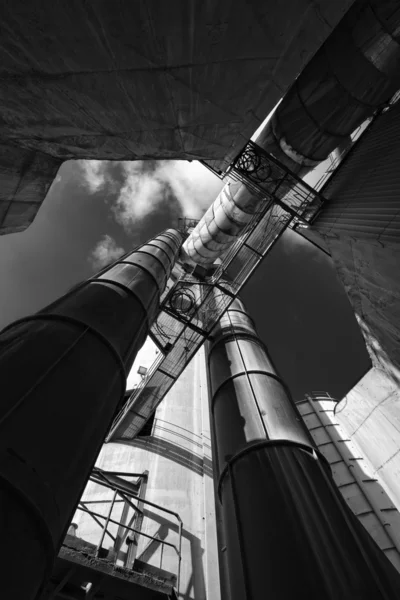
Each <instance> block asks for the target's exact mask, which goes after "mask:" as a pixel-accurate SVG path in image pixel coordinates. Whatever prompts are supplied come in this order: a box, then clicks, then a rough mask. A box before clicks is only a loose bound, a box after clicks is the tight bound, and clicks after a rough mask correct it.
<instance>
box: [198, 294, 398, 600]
mask: <svg viewBox="0 0 400 600" xmlns="http://www.w3.org/2000/svg"><path fill="white" fill-rule="evenodd" d="M208 361H209V376H210V383H211V426H212V439H213V446H214V448H213V452H214V456H215V458H216V461H215V462H216V465H215V477H216V478H217V489H218V494H219V501H220V503H221V505H220V511H221V514H222V522H223V535H222V536H221V539H220V543H221V542H222V544H223V545H224V548H223V554H224V557H225V560H224V563H225V566H224V573H225V576H226V577H225V578H226V580H227V581H226V588H227V590H228V591H227V593H226V599H228V598H229V600H239V599H240V600H243V599H246V600H264V599H265V598H266V597H270V598H274V600H293V598H297V597H300V596H301V597H302V598H307V599H315V600H321V598H324V599H329V600H337V599H338V598H340V599H341V600H350V599H351V600H353V599H354V598H359V599H362V600H364V599H365V600H366V599H370V600H372V599H374V600H376V599H381V600H383V599H385V600H388V599H392V598H393V599H394V598H397V597H398V595H399V593H400V578H399V575H398V573H397V572H396V570H395V569H394V568H393V566H392V565H391V563H390V562H389V561H388V560H387V558H386V557H385V556H384V555H383V553H382V552H381V551H380V550H379V548H378V547H377V546H376V545H375V543H374V542H373V541H372V539H371V538H370V537H369V536H368V534H367V533H366V532H365V530H364V529H363V528H362V526H361V525H360V524H359V523H358V521H357V520H356V519H355V517H354V515H353V514H352V513H351V511H349V509H348V507H347V506H346V505H345V503H344V501H343V499H342V498H341V496H340V494H339V492H338V490H337V488H336V487H335V485H334V483H333V480H332V477H331V473H330V470H329V467H328V465H327V463H326V461H325V460H324V459H323V457H322V456H321V455H320V454H319V453H318V451H317V450H316V449H315V448H314V446H313V443H312V441H311V438H310V436H309V434H308V431H307V430H306V428H305V426H304V424H303V422H302V420H301V417H300V416H299V414H298V412H297V409H296V408H295V406H294V404H293V403H292V401H291V399H290V397H289V393H288V391H287V389H286V386H285V384H284V382H283V381H282V380H281V379H280V377H279V376H278V375H277V373H276V372H275V370H274V368H273V365H272V364H271V361H270V359H269V357H268V354H267V352H266V349H265V347H264V346H263V344H262V342H261V341H260V339H259V338H258V337H257V334H256V332H255V330H254V327H253V324H252V322H251V319H250V318H249V316H248V315H247V314H246V312H245V310H244V307H243V305H242V304H241V303H240V302H238V301H235V302H234V303H233V304H232V305H231V308H230V309H229V310H228V312H227V313H226V315H225V317H223V319H221V322H220V324H219V325H218V326H217V328H216V329H215V330H214V332H213V337H212V340H211V344H210V348H209V351H208ZM224 600H225V599H224Z"/></svg>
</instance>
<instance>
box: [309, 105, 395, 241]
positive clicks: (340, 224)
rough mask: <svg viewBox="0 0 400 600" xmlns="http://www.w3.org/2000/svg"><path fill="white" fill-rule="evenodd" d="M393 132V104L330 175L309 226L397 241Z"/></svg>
mask: <svg viewBox="0 0 400 600" xmlns="http://www.w3.org/2000/svg"><path fill="white" fill-rule="evenodd" d="M399 137H400V103H397V104H395V105H394V106H393V107H392V108H391V109H390V110H388V111H387V112H385V113H384V114H382V115H381V116H380V117H378V118H377V119H376V120H375V122H374V123H373V124H372V125H371V127H370V129H369V130H368V131H367V132H366V133H365V134H364V136H362V138H361V139H360V140H359V142H358V144H357V145H356V146H355V147H354V148H353V150H351V151H350V153H349V154H348V155H347V157H346V158H345V160H344V161H343V163H342V164H341V165H340V166H339V168H338V170H337V172H336V173H334V174H333V176H332V177H331V179H330V181H329V183H328V185H327V186H326V187H325V188H324V190H323V194H324V196H325V198H327V200H328V201H327V203H326V204H325V205H324V207H323V208H322V210H321V212H320V214H319V215H318V217H317V219H316V220H315V222H314V225H313V227H314V228H315V229H317V230H318V231H320V232H321V233H329V232H335V233H344V234H347V235H353V236H356V237H359V238H370V239H371V238H372V239H375V240H380V241H382V242H383V241H390V242H394V241H400V169H399V161H400V144H399Z"/></svg>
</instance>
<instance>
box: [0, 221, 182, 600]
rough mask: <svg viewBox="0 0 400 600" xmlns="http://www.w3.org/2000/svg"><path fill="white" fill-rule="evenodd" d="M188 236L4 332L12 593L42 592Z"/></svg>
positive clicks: (122, 265) (1, 427)
mask: <svg viewBox="0 0 400 600" xmlns="http://www.w3.org/2000/svg"><path fill="white" fill-rule="evenodd" d="M181 242H182V238H181V235H180V234H179V233H178V232H177V231H175V230H167V231H166V232H164V233H163V234H161V235H159V236H158V237H156V238H154V239H153V240H151V241H150V242H148V243H147V244H145V245H143V246H141V247H140V248H139V249H137V250H136V251H135V252H133V253H132V254H130V255H128V256H125V257H123V258H122V259H121V260H119V261H117V262H116V263H114V264H113V265H112V266H111V267H110V268H109V269H107V270H106V271H103V272H102V273H101V274H99V275H98V276H97V277H94V278H92V279H90V280H88V281H87V282H86V283H85V284H84V285H81V286H79V287H78V288H76V289H75V290H73V291H71V292H70V293H69V294H67V295H66V296H64V297H63V298H61V299H60V300H58V301H57V302H55V303H53V304H52V305H51V306H49V307H47V308H45V309H44V310H42V311H40V312H39V313H37V314H36V315H33V316H31V317H27V318H25V319H22V320H20V321H17V322H16V323H13V324H12V325H10V326H9V327H7V328H6V329H5V330H4V331H3V332H2V333H1V334H0V381H1V400H0V511H1V512H0V538H1V547H2V551H1V561H0V569H1V576H2V584H1V585H2V593H3V595H4V597H5V598H8V599H15V600H17V599H18V600H22V599H24V600H30V599H32V598H35V597H36V596H37V595H38V594H39V593H40V589H41V586H42V584H43V582H44V581H45V580H46V577H47V575H48V573H49V571H50V570H51V567H52V562H53V559H54V556H55V553H56V551H57V549H58V546H59V544H60V543H61V540H62V537H63V534H64V532H65V529H66V526H67V523H68V521H69V519H70V517H71V515H72V512H73V510H74V507H75V505H76V503H77V501H78V499H79V497H80V494H81V493H82V490H83V488H84V485H85V483H86V481H87V479H88V476H89V473H90V470H91V468H92V466H93V463H94V461H95V459H96V456H97V454H98V451H99V449H100V446H101V443H102V442H103V439H104V436H105V434H106V431H107V428H108V427H109V425H110V423H111V420H112V417H113V415H114V413H115V410H116V407H117V405H118V403H119V401H120V400H121V398H122V395H123V393H124V391H125V383H126V372H127V371H128V370H129V368H130V367H131V365H132V363H133V360H134V358H135V356H136V353H137V351H138V350H139V348H140V347H141V346H142V344H143V342H144V340H145V338H146V335H147V332H148V330H149V327H150V325H151V323H152V321H153V319H154V317H155V315H156V313H157V310H158V306H159V297H160V293H161V292H162V291H163V289H164V287H165V284H166V281H167V279H168V276H169V274H170V272H171V268H172V266H173V264H174V262H175V259H176V256H177V253H178V251H179V248H180V245H181Z"/></svg>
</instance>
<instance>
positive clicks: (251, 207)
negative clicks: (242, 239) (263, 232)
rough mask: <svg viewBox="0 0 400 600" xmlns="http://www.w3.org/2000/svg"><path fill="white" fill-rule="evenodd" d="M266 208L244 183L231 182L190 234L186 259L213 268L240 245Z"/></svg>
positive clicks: (186, 247)
mask: <svg viewBox="0 0 400 600" xmlns="http://www.w3.org/2000/svg"><path fill="white" fill-rule="evenodd" d="M262 204H263V200H260V198H259V197H258V196H255V195H254V194H253V192H251V191H250V190H248V189H247V188H246V186H245V185H243V184H242V183H240V182H237V181H230V182H228V183H227V184H226V185H225V186H224V187H223V189H222V190H221V192H220V193H219V195H218V196H217V198H216V200H215V201H214V202H213V204H212V205H211V206H210V208H209V209H208V210H207V212H206V213H205V215H204V216H203V217H202V218H201V219H200V221H199V223H198V224H197V225H196V227H195V228H194V229H193V231H191V233H190V234H189V237H188V238H187V240H186V241H185V243H184V245H183V250H184V256H185V255H186V256H187V257H188V258H189V260H191V261H193V262H195V263H196V264H200V265H210V264H212V263H213V262H214V261H215V260H216V259H217V258H220V257H221V256H222V255H223V254H224V253H225V252H226V251H227V250H228V249H229V248H230V247H231V246H232V245H233V244H234V243H235V242H236V240H237V239H238V237H239V236H240V234H241V232H242V230H243V229H244V228H245V227H246V225H247V224H248V223H249V222H250V220H251V219H252V218H253V216H254V214H255V213H256V212H257V210H258V209H259V208H260V207H261V205H262Z"/></svg>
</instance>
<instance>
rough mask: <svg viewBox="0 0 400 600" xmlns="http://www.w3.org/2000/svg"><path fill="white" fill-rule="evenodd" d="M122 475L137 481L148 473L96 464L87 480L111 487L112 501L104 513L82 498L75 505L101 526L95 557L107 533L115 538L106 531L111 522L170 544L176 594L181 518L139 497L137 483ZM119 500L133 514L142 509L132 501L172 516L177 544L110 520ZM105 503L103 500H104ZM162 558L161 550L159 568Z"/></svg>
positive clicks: (178, 578) (178, 574)
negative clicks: (174, 522)
mask: <svg viewBox="0 0 400 600" xmlns="http://www.w3.org/2000/svg"><path fill="white" fill-rule="evenodd" d="M123 477H136V478H137V479H138V480H140V479H141V478H142V479H143V478H146V479H147V474H146V473H129V472H117V471H103V470H102V469H99V468H97V467H95V468H94V469H93V472H92V474H91V476H90V478H89V481H91V482H93V483H95V484H97V485H100V486H102V487H105V488H108V489H109V490H111V491H112V492H113V495H112V498H111V501H109V503H110V506H109V510H108V512H107V514H106V515H104V514H101V513H99V512H96V511H94V510H92V509H91V508H88V505H89V504H90V502H89V501H85V500H84V499H83V498H81V500H80V501H79V504H78V506H77V510H79V511H81V512H84V513H87V514H88V515H89V516H90V517H91V518H92V519H93V520H94V521H95V523H97V525H99V526H100V528H101V532H100V537H99V541H98V543H97V548H96V551H95V556H96V557H98V556H99V555H100V553H101V548H102V545H103V542H104V538H105V537H106V536H108V537H110V538H111V540H112V541H113V543H114V542H115V537H114V536H113V535H112V533H111V532H110V531H109V526H110V525H111V524H112V525H118V527H120V528H121V529H122V530H126V532H130V533H133V534H134V535H135V536H143V537H145V538H148V539H150V540H153V541H156V542H157V543H158V544H160V545H161V546H162V548H163V547H164V546H169V547H171V548H172V549H173V550H174V551H175V553H176V555H177V562H178V564H177V571H176V591H177V595H179V585H180V568H181V558H182V532H183V522H182V519H181V517H180V516H179V514H178V513H176V512H174V511H172V510H169V509H167V508H164V507H163V506H160V505H159V504H155V503H154V502H150V500H145V499H144V498H142V497H138V495H137V492H138V491H139V487H140V485H138V484H137V483H132V482H129V481H126V480H125V479H123ZM135 488H136V493H135ZM118 500H119V501H123V502H124V503H126V504H128V505H129V506H130V508H131V509H132V510H134V511H135V512H136V513H138V514H140V515H143V511H142V510H141V509H140V508H139V507H138V506H137V505H136V503H135V502H138V503H139V504H146V505H148V506H152V507H154V508H157V509H158V510H160V511H162V512H164V513H167V514H169V515H171V516H173V517H174V518H175V519H176V520H177V522H178V545H177V546H176V545H175V544H171V543H170V542H166V541H165V540H163V539H161V538H159V537H157V536H152V535H149V534H147V533H144V532H143V531H141V529H137V528H134V527H131V526H130V525H127V524H126V523H125V522H123V521H122V520H116V519H113V518H112V512H113V509H114V507H115V503H116V502H118ZM105 502H106V500H105ZM147 518H150V517H147ZM102 521H104V523H102ZM162 560H163V552H161V558H160V569H162ZM133 570H134V567H133Z"/></svg>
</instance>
